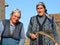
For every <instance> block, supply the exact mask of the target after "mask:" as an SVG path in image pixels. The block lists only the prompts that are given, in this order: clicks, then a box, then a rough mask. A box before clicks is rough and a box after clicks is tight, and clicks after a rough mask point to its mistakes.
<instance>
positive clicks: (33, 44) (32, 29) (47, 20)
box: [27, 2, 58, 45]
mask: <svg viewBox="0 0 60 45" xmlns="http://www.w3.org/2000/svg"><path fill="white" fill-rule="evenodd" d="M36 10H37V15H36V16H33V17H31V19H30V23H29V26H28V31H27V37H28V38H30V45H58V35H57V29H56V24H55V22H54V20H53V18H52V17H50V16H48V14H47V9H46V6H45V4H44V3H43V2H39V3H38V4H37V5H36ZM39 31H45V32H47V31H48V33H49V34H52V35H53V36H54V38H55V40H56V42H55V43H53V41H52V40H51V39H50V38H48V37H46V36H42V35H38V37H37V35H36V33H37V32H39ZM49 31H51V32H49Z"/></svg>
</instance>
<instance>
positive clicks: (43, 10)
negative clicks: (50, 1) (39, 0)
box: [37, 5, 45, 16]
mask: <svg viewBox="0 0 60 45" xmlns="http://www.w3.org/2000/svg"><path fill="white" fill-rule="evenodd" d="M37 13H38V15H40V16H43V15H44V14H45V9H44V7H43V6H42V5H38V6H37Z"/></svg>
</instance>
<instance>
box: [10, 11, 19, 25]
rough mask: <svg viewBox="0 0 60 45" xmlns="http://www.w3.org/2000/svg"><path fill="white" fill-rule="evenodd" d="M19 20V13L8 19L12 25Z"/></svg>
mask: <svg viewBox="0 0 60 45" xmlns="http://www.w3.org/2000/svg"><path fill="white" fill-rule="evenodd" d="M19 19H20V13H18V12H16V13H13V14H12V15H11V18H10V20H11V22H12V23H13V24H15V23H17V22H18V21H19Z"/></svg>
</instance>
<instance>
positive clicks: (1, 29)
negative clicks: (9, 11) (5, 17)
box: [0, 21, 4, 36]
mask: <svg viewBox="0 0 60 45" xmlns="http://www.w3.org/2000/svg"><path fill="white" fill-rule="evenodd" d="M3 30H4V26H3V23H2V21H0V36H1V34H2V32H3Z"/></svg>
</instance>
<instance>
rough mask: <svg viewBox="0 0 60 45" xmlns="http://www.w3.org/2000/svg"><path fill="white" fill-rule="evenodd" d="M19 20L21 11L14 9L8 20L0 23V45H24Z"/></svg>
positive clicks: (21, 26) (21, 25) (21, 24)
mask: <svg viewBox="0 0 60 45" xmlns="http://www.w3.org/2000/svg"><path fill="white" fill-rule="evenodd" d="M20 18H21V11H20V10H19V9H15V10H13V11H12V13H11V17H10V19H9V20H7V19H5V20H3V21H2V23H3V27H4V29H3V32H2V35H1V38H2V45H24V39H25V34H24V28H23V23H22V22H20V21H19V19H20ZM0 29H1V28H0ZM22 35H23V36H22Z"/></svg>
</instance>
